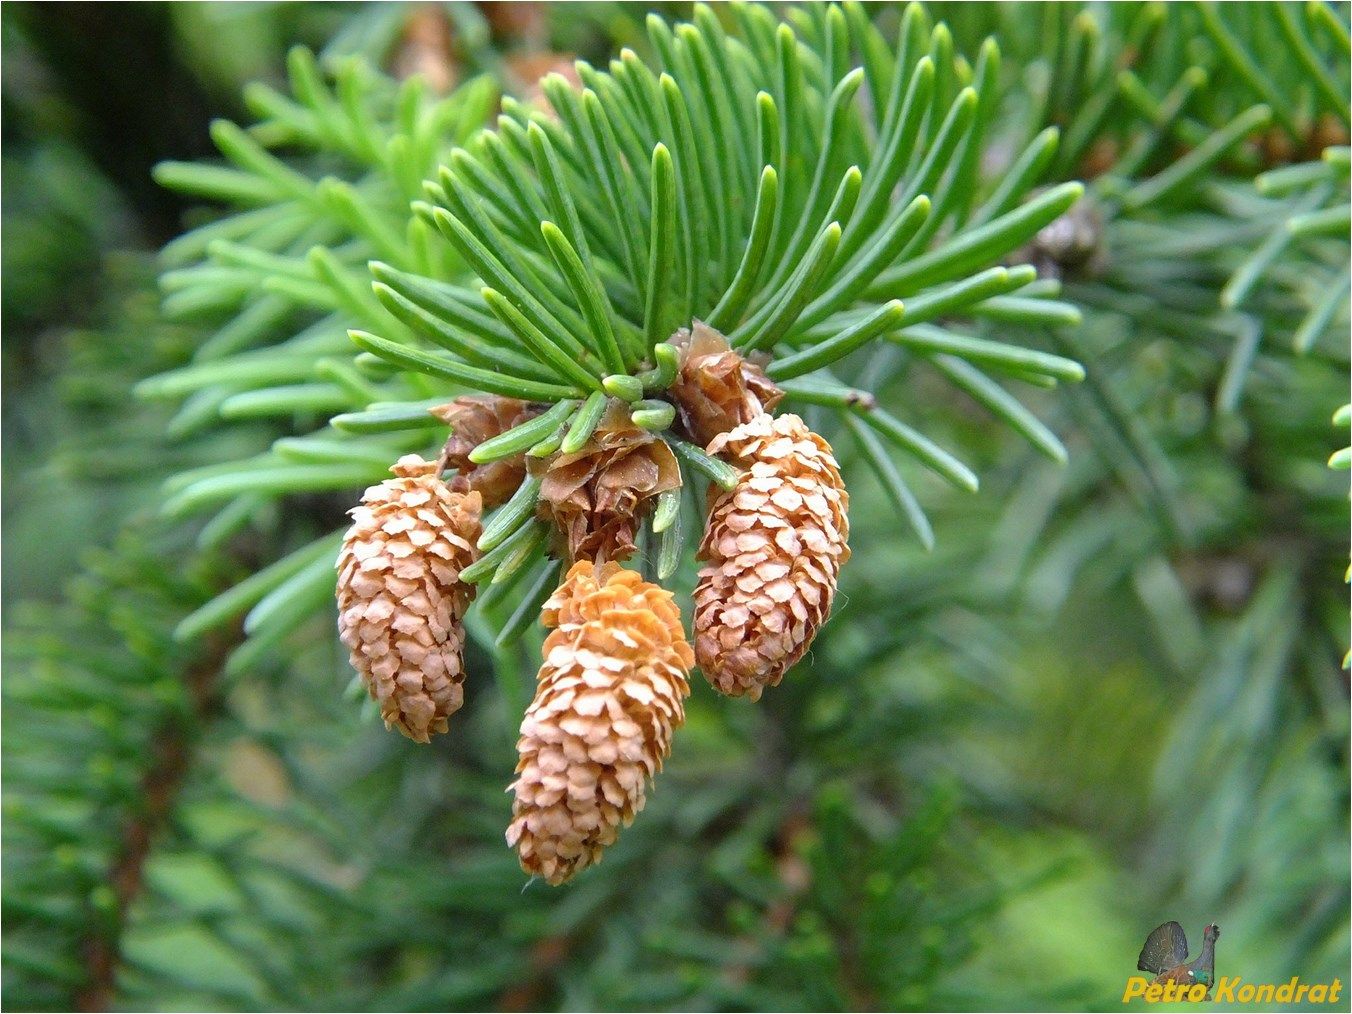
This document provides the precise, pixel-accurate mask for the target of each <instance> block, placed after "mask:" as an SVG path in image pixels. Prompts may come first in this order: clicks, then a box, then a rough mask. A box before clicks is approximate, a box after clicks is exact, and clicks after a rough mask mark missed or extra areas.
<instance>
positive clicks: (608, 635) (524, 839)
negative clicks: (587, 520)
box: [507, 561, 694, 884]
mask: <svg viewBox="0 0 1352 1014" xmlns="http://www.w3.org/2000/svg"><path fill="white" fill-rule="evenodd" d="M543 620H544V623H545V626H547V627H553V628H554V629H553V630H552V631H551V633H550V634H549V636H548V637H547V638H546V639H545V644H544V665H543V666H542V667H541V668H540V675H539V683H538V687H537V689H536V693H535V700H534V701H532V702H531V705H530V708H529V709H527V711H526V717H525V719H524V720H523V721H522V723H521V738H520V740H518V742H517V751H518V753H519V754H520V760H519V761H518V763H517V766H516V771H517V778H516V781H515V782H513V783H512V785H511V786H510V788H511V789H512V790H513V791H514V792H515V793H516V801H515V804H514V805H513V807H512V823H511V826H510V827H509V828H508V829H507V843H508V844H509V845H512V846H514V847H515V848H516V850H517V853H518V854H519V856H520V859H521V868H522V869H523V870H525V871H526V872H527V873H529V874H531V875H532V876H538V877H543V878H544V879H545V880H547V881H548V882H549V883H551V884H561V883H563V882H564V881H565V880H568V879H569V878H570V877H572V876H573V875H574V874H576V873H577V872H578V871H580V870H582V869H584V868H586V867H587V866H590V865H592V864H593V863H596V862H599V861H600V859H601V853H602V852H603V851H604V850H605V848H606V846H608V845H610V844H612V843H613V842H614V841H615V839H616V837H617V836H618V834H619V830H620V827H621V825H624V826H628V825H629V824H630V823H631V822H632V821H633V819H634V814H636V813H637V812H638V811H639V810H641V809H643V804H644V799H645V797H644V792H645V789H646V786H647V782H648V780H649V779H650V778H652V777H653V776H654V775H655V774H656V773H657V772H658V771H660V770H661V769H662V761H663V759H664V758H665V757H666V756H667V754H668V753H669V752H670V749H671V736H672V733H673V732H674V731H675V730H676V729H677V728H679V727H680V726H681V724H682V723H684V721H685V706H684V703H683V702H684V699H685V697H686V696H687V695H688V694H689V693H690V685H689V683H688V682H687V681H686V676H687V674H688V673H689V671H690V666H691V664H692V663H693V662H694V656H693V653H692V652H691V650H690V646H689V645H688V644H687V643H686V640H685V634H684V633H683V632H682V630H681V616H680V612H679V611H678V610H677V608H676V604H675V603H674V602H673V601H672V597H671V593H670V592H668V591H666V590H665V589H663V588H659V587H658V586H657V585H655V584H651V583H649V582H647V581H644V580H643V579H642V578H641V577H640V576H639V575H638V574H637V573H636V572H634V571H632V570H625V569H624V568H623V567H621V566H620V565H619V564H617V563H614V562H611V563H604V564H601V565H599V566H594V565H593V564H592V563H590V562H588V561H581V562H579V563H576V564H574V565H573V568H572V570H571V571H569V573H568V576H567V578H566V579H565V580H564V582H563V584H562V585H560V586H559V588H558V590H557V591H556V592H555V593H554V595H553V596H552V597H551V598H550V599H549V601H548V602H546V603H545V606H544V611H543Z"/></svg>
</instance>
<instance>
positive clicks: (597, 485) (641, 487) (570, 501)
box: [530, 401, 681, 561]
mask: <svg viewBox="0 0 1352 1014" xmlns="http://www.w3.org/2000/svg"><path fill="white" fill-rule="evenodd" d="M530 467H531V469H532V471H534V472H535V473H536V474H538V475H540V477H541V483H540V508H539V509H540V513H541V514H542V515H543V516H544V517H545V518H546V519H548V520H550V521H552V522H553V523H554V524H555V525H557V526H558V528H559V529H560V530H561V531H562V532H563V534H564V536H565V537H566V538H567V540H568V555H569V557H570V558H571V559H574V560H600V561H604V560H623V559H624V558H625V557H627V556H629V554H631V553H632V552H633V551H634V540H635V538H636V536H637V534H638V528H639V525H640V524H641V523H642V511H643V508H644V506H645V505H646V503H647V501H649V500H650V499H652V498H653V497H655V496H657V495H658V494H659V493H665V492H666V491H667V490H670V489H677V488H679V487H680V485H681V469H680V466H679V465H678V464H677V463H676V456H675V455H674V454H672V453H671V448H670V447H668V446H667V444H666V441H664V440H661V439H659V438H658V437H656V436H654V435H653V434H651V433H649V432H648V431H647V430H644V429H640V428H639V427H637V426H635V425H634V423H633V421H632V420H631V419H630V418H629V411H628V409H627V407H626V406H625V405H624V404H623V403H622V402H619V401H612V402H611V404H610V407H609V408H608V409H607V410H606V414H605V417H604V418H603V419H602V420H601V424H600V425H599V426H597V427H596V432H595V433H594V434H593V435H592V438H591V440H589V441H588V442H587V445H586V446H585V447H583V448H582V450H580V451H577V452H576V453H574V454H556V455H554V456H553V457H551V458H548V459H545V460H533V461H531V463H530Z"/></svg>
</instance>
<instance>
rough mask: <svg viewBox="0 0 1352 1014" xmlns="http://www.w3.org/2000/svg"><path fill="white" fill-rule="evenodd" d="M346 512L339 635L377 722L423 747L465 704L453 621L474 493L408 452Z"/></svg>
mask: <svg viewBox="0 0 1352 1014" xmlns="http://www.w3.org/2000/svg"><path fill="white" fill-rule="evenodd" d="M390 471H392V472H393V473H394V474H395V478H393V479H386V480H385V481H384V482H382V483H380V485H378V486H372V487H371V488H370V489H368V490H367V491H366V494H365V495H364V496H363V497H362V502H361V504H360V506H357V507H354V508H352V510H351V512H350V513H351V515H352V527H351V528H350V529H349V530H348V533H347V535H346V536H345V537H344V539H343V548H342V551H341V552H340V553H339V554H338V633H339V636H340V637H341V638H342V640H343V643H344V644H345V645H347V647H348V649H349V650H350V651H351V653H352V654H351V658H352V666H353V668H355V669H356V670H357V672H359V673H360V674H361V676H362V679H363V680H364V681H365V682H366V688H367V690H368V691H369V692H370V694H371V696H372V698H374V699H375V700H376V701H377V702H379V704H380V715H381V717H382V718H383V719H384V720H385V725H386V727H389V726H394V727H395V728H397V729H398V730H399V731H400V732H402V733H403V734H404V735H405V736H408V737H409V738H410V739H413V740H416V741H417V742H419V743H426V742H427V741H428V739H429V737H430V736H431V734H432V733H436V732H445V731H446V726H447V719H448V718H449V717H450V716H451V715H452V714H453V713H454V712H456V711H458V710H459V708H460V705H461V703H462V702H463V700H464V692H463V690H462V687H461V684H462V683H463V682H464V679H465V672H464V664H463V657H462V651H463V647H464V641H465V632H464V628H463V626H462V620H463V618H464V615H465V610H466V609H468V608H469V603H470V600H471V599H472V598H473V596H474V587H473V586H472V585H467V584H464V583H462V582H461V581H460V572H461V571H462V570H463V569H464V568H465V567H467V566H469V565H470V564H471V563H473V562H474V560H475V558H476V556H477V555H478V551H477V550H476V549H475V543H476V542H477V541H478V538H479V530H480V528H479V516H480V512H481V510H482V499H481V498H480V496H479V494H478V493H477V492H473V493H457V492H455V491H453V490H451V489H450V488H449V487H447V485H446V484H445V483H444V482H442V481H441V480H440V479H439V478H438V477H437V475H436V466H435V465H434V464H431V463H429V462H426V461H424V460H423V459H422V458H420V457H418V456H417V455H416V454H410V455H407V456H406V457H403V458H400V459H399V461H398V463H397V464H396V465H395V466H394V467H393V468H391V469H390Z"/></svg>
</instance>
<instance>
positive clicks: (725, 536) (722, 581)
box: [695, 415, 850, 701]
mask: <svg viewBox="0 0 1352 1014" xmlns="http://www.w3.org/2000/svg"><path fill="white" fill-rule="evenodd" d="M708 451H709V453H710V454H716V455H722V456H723V457H725V458H726V459H727V460H729V461H731V462H732V463H733V464H735V465H738V466H740V467H741V468H742V469H743V473H742V476H741V478H740V480H739V481H738V483H737V485H736V486H735V487H734V488H733V489H731V490H728V491H726V492H724V493H722V494H721V495H720V496H719V497H718V498H717V499H716V500H715V501H714V502H713V504H712V505H711V506H710V508H709V523H708V527H707V529H706V530H705V533H704V539H703V541H702V542H701V544H700V549H699V559H701V560H705V561H708V564H707V566H705V567H703V568H701V570H700V572H699V584H698V585H697V586H696V588H695V657H696V658H697V659H698V661H699V664H700V667H701V668H702V669H703V670H704V675H705V677H706V678H707V679H708V680H709V682H710V683H711V684H713V686H714V687H715V688H716V689H717V690H719V691H721V692H722V693H725V694H730V695H732V696H734V697H740V696H743V695H745V696H748V697H750V698H751V699H752V700H753V701H754V700H757V699H759V697H760V695H761V691H762V690H763V689H764V688H765V687H772V686H775V685H776V684H778V683H779V681H780V680H781V679H782V678H783V676H784V673H785V672H786V671H787V670H788V669H789V667H790V666H792V665H793V664H794V663H795V662H797V661H798V660H799V659H800V658H801V657H802V656H803V654H804V652H806V651H807V649H808V647H809V646H810V645H811V643H812V638H813V637H814V636H816V633H817V628H818V627H820V626H821V625H822V623H824V622H825V621H826V619H827V617H828V616H830V614H831V601H832V599H833V598H834V597H835V593H836V579H837V577H838V576H839V574H840V567H841V564H843V563H844V562H845V561H846V560H847V559H849V556H850V550H849V547H848V546H847V545H846V539H847V538H848V537H849V533H850V525H849V520H848V518H847V517H846V514H845V512H846V510H847V508H848V507H849V499H850V498H849V494H848V493H846V492H845V484H844V482H843V481H842V480H841V477H840V470H839V467H838V466H837V465H836V459H835V457H834V455H833V454H832V453H831V448H830V446H829V445H828V444H827V443H826V441H825V440H823V439H822V438H821V437H819V436H818V435H817V434H815V433H813V432H812V431H811V430H810V429H808V427H807V425H806V424H805V423H804V422H803V420H802V419H800V418H799V417H798V416H796V415H782V416H780V417H778V418H773V417H771V416H770V415H761V416H758V417H756V418H755V419H752V420H751V421H750V422H748V423H745V424H743V425H741V426H738V427H737V428H736V429H734V430H732V431H731V432H729V433H726V434H723V435H722V436H719V437H715V438H714V440H713V442H712V443H710V444H709V447H708Z"/></svg>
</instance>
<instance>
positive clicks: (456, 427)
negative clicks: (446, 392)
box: [429, 394, 538, 508]
mask: <svg viewBox="0 0 1352 1014" xmlns="http://www.w3.org/2000/svg"><path fill="white" fill-rule="evenodd" d="M429 411H430V412H431V414H432V415H434V416H436V418H438V419H440V420H441V421H442V422H444V423H445V424H446V425H447V426H449V427H450V428H451V435H450V437H448V438H447V440H446V447H445V449H444V450H443V451H442V452H441V456H442V459H443V461H444V462H445V465H446V467H447V468H453V469H455V470H456V473H457V474H456V476H455V478H453V479H452V480H451V489H453V490H455V491H456V492H459V493H468V492H470V491H471V490H473V491H474V492H477V493H479V494H481V495H482V496H483V498H484V507H485V508H488V507H498V506H500V505H502V504H504V503H506V502H507V501H508V500H510V499H511V497H512V494H513V493H515V492H516V489H517V487H518V486H520V485H521V480H522V479H524V478H525V477H526V456H525V454H513V455H512V456H511V457H508V458H502V459H500V460H498V461H490V462H488V463H487V464H484V465H478V464H475V463H474V462H472V461H470V460H469V455H470V452H471V451H473V450H474V448H476V447H478V446H479V445H480V444H481V443H483V442H484V441H485V440H488V439H491V438H492V437H496V436H498V435H499V434H500V433H506V432H507V431H508V430H509V429H511V428H512V427H513V426H517V425H519V424H521V423H523V422H526V421H527V420H528V419H530V418H532V417H533V416H535V415H537V414H538V411H537V410H536V409H535V408H533V407H532V406H531V405H530V403H529V402H524V401H518V400H517V399H515V398H503V397H500V396H499V395H496V394H484V395H477V394H476V395H465V396H464V397H462V398H456V399H455V401H452V402H449V403H448V404H445V405H438V406H437V407H436V408H433V409H429Z"/></svg>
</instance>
